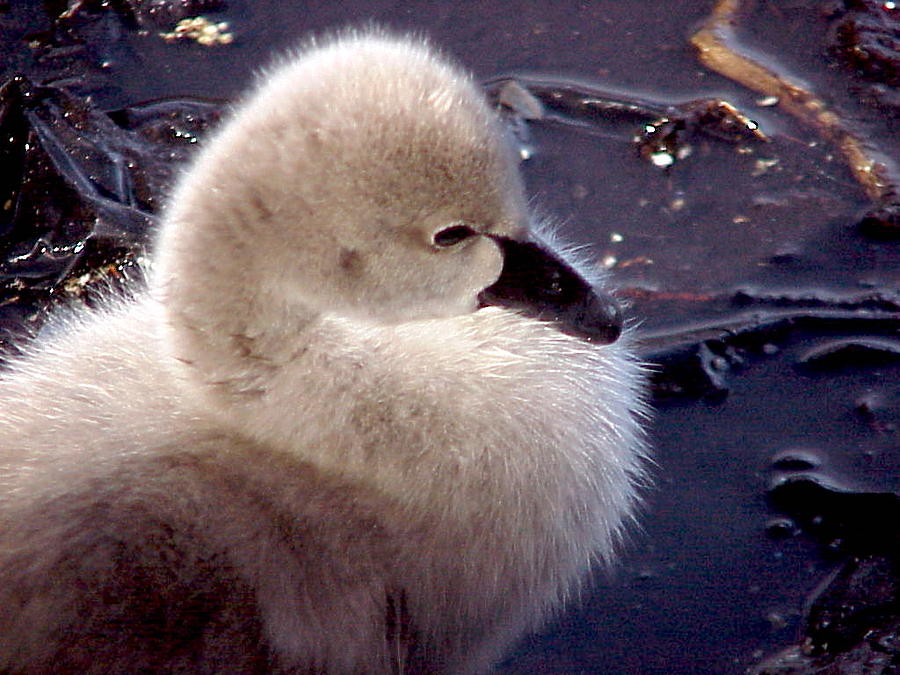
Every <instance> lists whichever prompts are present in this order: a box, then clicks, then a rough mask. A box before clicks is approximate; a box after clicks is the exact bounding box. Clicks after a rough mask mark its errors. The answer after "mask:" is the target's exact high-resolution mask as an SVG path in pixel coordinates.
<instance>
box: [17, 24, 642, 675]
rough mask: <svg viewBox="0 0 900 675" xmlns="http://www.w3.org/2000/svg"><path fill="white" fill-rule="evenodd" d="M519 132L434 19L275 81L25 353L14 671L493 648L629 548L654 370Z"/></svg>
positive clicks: (470, 661) (447, 658) (211, 665)
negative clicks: (554, 225)
mask: <svg viewBox="0 0 900 675" xmlns="http://www.w3.org/2000/svg"><path fill="white" fill-rule="evenodd" d="M510 146H511V144H510V143H508V142H507V140H506V138H505V137H504V134H503V131H502V127H501V124H500V122H499V121H498V120H497V118H496V115H495V114H494V111H493V110H492V109H491V108H490V106H489V105H488V104H487V102H486V101H485V99H484V97H483V96H482V93H481V92H480V90H479V88H478V87H477V86H476V85H475V84H474V83H473V80H472V78H471V77H470V76H469V75H468V74H466V73H465V72H463V71H462V70H461V69H460V68H459V67H458V66H456V65H455V64H453V63H452V62H450V61H449V60H447V59H446V58H445V57H444V56H441V55H440V54H439V53H437V52H436V51H435V50H434V49H433V48H431V47H430V46H429V45H428V44H427V42H426V41H424V40H422V39H418V38H409V37H397V36H393V35H389V34H386V33H383V32H379V31H375V30H369V31H364V32H356V33H344V34H343V35H340V36H338V37H335V38H332V39H330V40H327V41H324V42H320V43H318V44H312V45H310V46H308V47H307V48H305V49H303V50H302V51H300V52H299V53H297V54H295V55H293V56H292V57H290V58H287V59H285V60H283V62H282V63H281V64H279V65H278V66H277V67H275V68H274V69H272V70H271V72H269V73H267V74H266V75H265V77H263V78H262V80H261V84H260V85H259V86H258V88H257V89H256V90H255V91H254V92H252V93H251V94H250V96H249V97H248V98H246V99H245V100H244V101H243V102H242V103H241V104H239V105H238V106H237V107H236V109H235V111H234V114H233V116H232V118H231V119H230V121H229V122H227V123H226V124H224V126H223V127H222V128H221V129H220V130H219V131H218V132H217V133H216V134H215V135H214V136H213V137H211V139H210V140H209V141H208V142H207V143H206V145H205V146H204V148H203V149H202V150H201V151H200V152H199V153H198V155H197V157H196V159H195V161H194V162H193V164H192V165H191V166H190V168H189V169H188V170H187V171H186V172H185V173H184V175H183V177H182V178H181V179H180V181H179V184H178V185H177V187H176V188H175V190H174V191H173V194H172V195H171V198H170V200H169V202H168V205H167V207H166V209H165V212H164V215H163V219H162V225H161V227H160V231H159V234H158V237H157V240H156V242H155V244H154V247H153V249H152V257H153V260H154V262H153V264H152V266H151V268H150V270H149V273H148V281H147V282H146V283H145V284H142V285H141V287H139V288H135V289H133V290H132V292H131V293H130V294H129V295H128V297H127V298H125V299H119V300H115V299H111V298H110V299H107V300H106V301H105V303H104V306H103V307H101V308H100V309H89V308H87V307H78V308H70V309H69V310H67V311H65V312H60V313H59V316H57V317H56V318H55V319H54V320H53V321H52V323H51V325H50V327H49V328H48V329H47V330H45V331H43V333H42V334H40V335H38V336H37V338H36V339H34V340H33V341H32V343H31V344H30V345H29V346H26V347H25V348H24V349H23V353H22V354H20V355H18V356H16V357H15V358H14V359H13V360H12V362H11V363H9V364H8V365H7V367H6V369H5V372H4V373H3V376H2V381H0V453H2V455H0V670H2V672H7V673H49V672H53V673H76V672H77V673H138V672H141V673H143V672H167V673H175V672H178V673H253V672H274V673H330V674H338V673H354V674H362V673H477V672H484V671H485V670H487V669H489V668H490V667H491V665H492V664H494V663H495V662H496V661H497V660H498V659H499V658H500V657H501V656H502V654H503V653H504V650H505V649H506V648H508V647H509V646H510V645H511V643H513V642H514V641H515V640H516V639H517V638H519V637H520V636H522V635H523V633H525V632H526V631H529V630H533V629H535V628H536V627H538V626H539V625H541V623H542V622H543V621H545V620H546V619H547V618H548V617H549V616H551V615H552V612H553V611H554V610H555V609H557V608H558V607H560V606H561V605H562V603H563V602H564V601H565V600H566V599H567V598H569V597H571V596H572V595H573V593H574V592H576V591H577V589H578V587H579V584H580V582H582V581H583V580H584V578H585V576H586V574H587V572H588V571H589V570H590V568H591V567H592V565H593V564H595V563H596V562H598V561H599V562H601V563H602V562H603V561H608V560H609V559H610V558H611V557H612V556H613V555H614V552H615V549H616V548H617V543H618V542H619V540H620V539H621V533H622V530H623V527H624V526H625V524H626V523H627V521H629V520H630V519H632V517H633V514H634V511H635V507H636V503H637V502H638V498H637V494H638V493H639V491H640V490H639V486H640V484H641V483H643V482H644V476H645V471H644V465H645V463H646V462H645V457H646V453H645V444H644V441H643V436H642V432H641V424H642V417H643V414H644V412H643V410H644V407H643V403H642V391H643V387H644V378H643V375H642V371H641V367H640V365H639V364H638V363H637V361H636V360H635V358H633V356H632V354H631V352H630V348H629V344H628V343H629V341H630V339H629V336H630V331H629V330H628V329H626V330H625V331H624V333H623V334H622V335H621V336H620V335H619V333H620V328H621V317H620V316H619V313H618V310H617V309H616V306H615V303H614V302H613V301H612V300H611V299H610V297H609V296H608V295H607V294H606V293H605V292H604V291H603V290H602V289H601V288H600V285H599V284H598V281H597V280H596V279H590V278H588V277H587V276H586V275H585V274H583V273H579V272H578V271H576V268H577V267H578V266H577V265H576V264H573V263H572V262H571V261H569V262H567V261H566V260H567V257H568V256H566V255H564V254H561V253H559V252H558V251H556V252H554V251H553V250H552V246H551V245H550V244H548V243H547V242H548V239H547V237H546V236H545V237H543V238H542V237H541V236H540V235H539V234H537V233H535V232H534V231H533V230H532V229H531V227H530V221H531V217H530V215H529V212H528V208H527V206H528V205H527V200H526V197H525V196H524V191H523V187H522V183H521V180H520V177H519V175H518V170H517V159H516V157H515V154H514V152H513V151H512V150H511V147H510Z"/></svg>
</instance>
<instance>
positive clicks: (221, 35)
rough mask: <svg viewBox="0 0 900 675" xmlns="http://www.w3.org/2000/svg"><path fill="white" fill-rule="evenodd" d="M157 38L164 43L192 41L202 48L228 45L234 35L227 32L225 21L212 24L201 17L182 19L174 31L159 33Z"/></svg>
mask: <svg viewBox="0 0 900 675" xmlns="http://www.w3.org/2000/svg"><path fill="white" fill-rule="evenodd" d="M159 36H160V37H161V38H162V39H163V40H165V41H166V42H176V41H178V40H194V41H195V42H196V43H197V44H200V45H203V46H204V47H212V46H213V45H230V44H231V43H232V42H234V33H232V32H231V31H230V30H229V25H228V22H227V21H220V22H218V23H213V22H212V21H210V20H209V19H207V18H206V17H203V16H195V17H191V18H188V19H182V20H181V21H179V22H178V23H177V24H176V25H175V30H173V31H170V32H168V33H160V34H159Z"/></svg>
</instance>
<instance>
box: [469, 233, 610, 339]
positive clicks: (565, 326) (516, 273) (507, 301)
mask: <svg viewBox="0 0 900 675" xmlns="http://www.w3.org/2000/svg"><path fill="white" fill-rule="evenodd" d="M493 239H494V240H495V241H496V242H497V244H499V246H500V248H501V250H502V251H503V270H502V271H501V273H500V278H499V279H497V281H496V282H495V283H494V284H493V285H492V286H489V287H488V288H486V289H484V290H483V291H482V292H481V293H480V294H479V296H478V299H479V300H480V302H481V304H482V305H497V306H499V307H509V308H510V309H515V310H518V311H519V312H521V313H522V314H525V315H526V316H529V317H532V318H535V319H540V320H542V321H552V322H554V323H556V324H557V326H558V328H559V330H560V331H562V332H563V333H567V334H568V335H573V336H575V337H578V338H582V339H584V340H589V341H590V342H596V343H599V344H609V343H611V342H615V341H616V339H617V338H618V337H619V334H620V333H621V332H622V314H621V312H620V311H619V306H618V304H616V301H615V300H613V298H612V297H611V296H609V295H607V294H606V293H603V292H602V291H597V290H596V289H595V288H593V287H592V286H591V285H590V284H589V283H588V282H587V281H585V280H584V278H583V277H582V276H581V275H580V274H578V272H576V271H575V270H574V269H572V267H570V266H569V265H568V264H567V263H566V262H564V261H563V260H562V259H561V258H559V257H558V256H557V255H555V254H554V253H553V252H551V251H549V250H548V249H547V248H545V247H543V246H542V245H541V244H539V243H536V242H533V241H515V240H513V239H507V238H505V237H493Z"/></svg>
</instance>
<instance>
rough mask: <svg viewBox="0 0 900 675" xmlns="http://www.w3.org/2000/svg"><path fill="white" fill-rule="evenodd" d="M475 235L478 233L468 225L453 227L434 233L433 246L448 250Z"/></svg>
mask: <svg viewBox="0 0 900 675" xmlns="http://www.w3.org/2000/svg"><path fill="white" fill-rule="evenodd" d="M476 234H478V233H477V232H476V231H475V230H473V229H472V228H471V227H469V226H468V225H453V226H452V227H447V228H444V229H443V230H439V231H438V232H435V233H434V245H435V246H437V247H438V248H449V247H450V246H456V245H457V244H459V243H460V242H462V241H465V240H466V239H468V238H469V237H472V236H474V235H476Z"/></svg>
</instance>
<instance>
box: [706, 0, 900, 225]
mask: <svg viewBox="0 0 900 675" xmlns="http://www.w3.org/2000/svg"><path fill="white" fill-rule="evenodd" d="M740 8H741V0H719V1H718V2H717V3H716V5H715V7H714V8H713V11H712V14H711V15H710V16H709V18H708V19H707V21H706V22H705V23H704V24H703V26H702V27H701V28H700V30H698V31H697V32H696V33H695V34H694V35H693V36H692V37H691V43H692V44H693V45H694V47H696V49H697V51H698V53H699V58H700V60H701V61H702V62H703V64H704V65H706V66H707V67H709V68H710V69H712V70H714V71H716V72H717V73H719V74H720V75H723V76H725V77H727V78H729V79H731V80H734V81H735V82H738V83H739V84H742V85H744V86H745V87H748V88H750V89H753V90H754V91H757V92H760V93H762V94H765V95H766V96H774V97H776V98H777V99H778V105H779V106H781V107H782V108H783V109H784V110H785V111H786V112H788V113H789V114H791V115H793V116H794V117H796V118H797V119H799V120H800V121H802V122H804V123H805V124H808V125H810V126H812V127H813V128H814V129H815V130H816V132H817V133H818V134H819V135H820V136H822V137H823V138H824V139H826V140H827V141H829V142H831V143H833V144H834V145H835V146H837V148H838V149H839V150H840V152H841V154H842V155H843V156H844V159H845V160H846V162H847V165H848V166H849V167H850V171H851V172H852V173H853V176H854V177H855V178H856V180H857V181H858V182H859V183H860V185H861V186H862V187H863V189H864V190H865V192H866V195H867V196H868V197H869V199H871V200H872V201H874V202H876V204H877V205H878V207H879V208H880V209H882V210H885V209H887V211H885V212H884V214H883V217H886V218H888V219H891V220H892V221H895V220H896V219H897V218H898V212H900V179H898V177H897V176H896V175H895V172H896V169H895V167H893V166H892V165H891V164H890V163H889V162H888V161H887V160H886V159H885V160H884V161H881V160H880V159H876V158H875V153H873V151H872V150H871V149H870V148H868V147H866V144H865V143H864V141H863V140H862V139H860V138H858V137H857V136H856V135H854V134H853V133H851V132H850V131H848V130H847V128H846V127H845V125H844V124H843V122H842V120H841V118H840V117H839V116H838V115H837V114H836V113H835V112H833V111H832V110H830V109H829V108H828V106H827V105H826V104H825V103H824V102H823V101H822V99H820V98H818V97H817V96H816V95H815V94H813V93H812V92H810V91H807V90H806V89H804V88H803V87H801V86H800V85H798V84H795V83H793V82H789V81H788V80H787V78H786V77H785V76H784V75H782V74H780V73H777V72H775V71H773V70H772V69H770V68H768V67H766V66H763V65H761V64H760V63H757V62H756V61H754V60H753V59H751V58H750V57H748V56H746V55H745V54H741V53H739V52H738V48H739V47H738V45H737V39H736V37H735V25H736V23H737V14H738V12H739V11H740Z"/></svg>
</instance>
